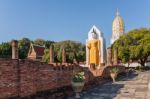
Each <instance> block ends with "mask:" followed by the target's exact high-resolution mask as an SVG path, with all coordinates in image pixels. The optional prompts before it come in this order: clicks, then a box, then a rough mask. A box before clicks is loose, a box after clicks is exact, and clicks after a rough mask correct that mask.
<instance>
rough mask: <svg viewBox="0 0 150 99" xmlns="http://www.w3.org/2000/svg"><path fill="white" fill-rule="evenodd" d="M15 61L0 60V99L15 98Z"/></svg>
mask: <svg viewBox="0 0 150 99" xmlns="http://www.w3.org/2000/svg"><path fill="white" fill-rule="evenodd" d="M17 63H18V62H17V60H7V59H5V60H4V61H3V60H1V59H0V98H3V97H6V98H8V97H12V96H17V95H18V93H17V91H18V76H17V72H18V70H17Z"/></svg>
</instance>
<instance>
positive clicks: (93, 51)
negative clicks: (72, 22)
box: [87, 31, 100, 65]
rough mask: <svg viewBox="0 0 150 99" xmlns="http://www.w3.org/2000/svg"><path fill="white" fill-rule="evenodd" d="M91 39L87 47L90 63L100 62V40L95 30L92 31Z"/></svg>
mask: <svg viewBox="0 0 150 99" xmlns="http://www.w3.org/2000/svg"><path fill="white" fill-rule="evenodd" d="M91 37H92V38H91V40H89V41H88V42H87V48H88V65H90V64H95V65H99V64H100V55H99V53H100V40H99V39H97V34H96V33H95V32H94V31H93V32H92V33H91Z"/></svg>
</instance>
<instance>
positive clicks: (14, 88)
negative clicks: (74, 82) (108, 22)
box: [0, 59, 123, 99]
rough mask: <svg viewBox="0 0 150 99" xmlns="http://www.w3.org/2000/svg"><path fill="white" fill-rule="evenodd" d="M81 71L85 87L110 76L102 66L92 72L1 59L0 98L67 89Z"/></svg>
mask: <svg viewBox="0 0 150 99" xmlns="http://www.w3.org/2000/svg"><path fill="white" fill-rule="evenodd" d="M108 68H109V67H108ZM80 70H84V71H85V74H86V85H87V86H86V87H85V88H88V87H91V86H93V85H95V83H97V84H100V83H102V81H104V80H100V79H102V77H100V76H102V75H103V76H106V75H107V76H108V74H109V73H108V70H109V69H107V68H105V67H104V68H101V69H100V70H92V69H88V68H84V69H83V68H81V67H79V66H78V65H69V66H63V65H59V66H53V65H50V64H43V63H40V62H37V61H31V60H16V59H14V60H12V59H0V99H1V98H9V97H26V96H31V95H36V94H37V93H38V92H44V91H48V90H54V89H59V88H62V87H65V86H70V85H71V76H72V75H73V73H74V72H77V71H80ZM122 70H123V69H122ZM103 71H104V72H103ZM68 93H69V92H68ZM57 95H58V94H57ZM55 99H56V98H55Z"/></svg>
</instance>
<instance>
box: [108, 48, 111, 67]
mask: <svg viewBox="0 0 150 99" xmlns="http://www.w3.org/2000/svg"><path fill="white" fill-rule="evenodd" d="M111 51H112V50H111V48H107V65H108V66H112V52H111Z"/></svg>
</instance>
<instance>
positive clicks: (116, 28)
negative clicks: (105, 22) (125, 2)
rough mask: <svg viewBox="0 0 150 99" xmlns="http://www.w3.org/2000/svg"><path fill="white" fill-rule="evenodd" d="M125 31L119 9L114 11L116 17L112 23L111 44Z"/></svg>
mask: <svg viewBox="0 0 150 99" xmlns="http://www.w3.org/2000/svg"><path fill="white" fill-rule="evenodd" d="M124 33H125V25H124V21H123V19H122V17H121V16H120V14H119V11H117V13H116V17H115V19H114V21H113V24H112V37H111V41H110V44H113V43H114V42H115V41H116V40H117V39H119V38H120V36H122V35H123V34H124Z"/></svg>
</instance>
